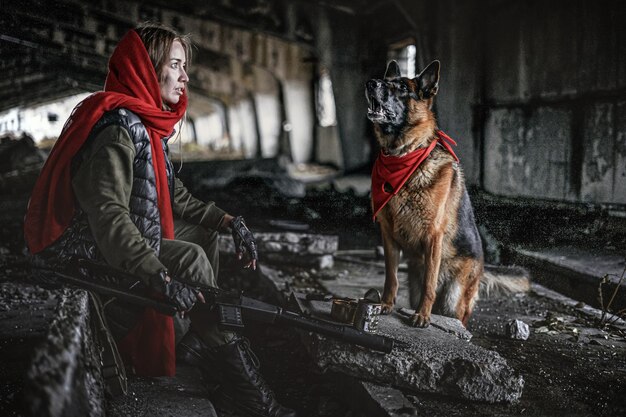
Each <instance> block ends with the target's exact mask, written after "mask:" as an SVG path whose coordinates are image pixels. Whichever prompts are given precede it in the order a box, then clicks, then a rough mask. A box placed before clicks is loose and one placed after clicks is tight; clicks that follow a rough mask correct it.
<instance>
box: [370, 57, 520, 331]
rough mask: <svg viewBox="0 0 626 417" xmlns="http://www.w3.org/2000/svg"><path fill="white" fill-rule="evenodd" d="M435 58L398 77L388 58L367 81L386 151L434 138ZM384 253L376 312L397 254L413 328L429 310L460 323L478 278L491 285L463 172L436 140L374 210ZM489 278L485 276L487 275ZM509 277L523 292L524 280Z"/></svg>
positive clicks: (390, 293)
mask: <svg viewBox="0 0 626 417" xmlns="http://www.w3.org/2000/svg"><path fill="white" fill-rule="evenodd" d="M439 68H440V64H439V61H434V62H432V63H431V64H430V65H428V66H427V67H426V68H425V69H424V70H423V71H422V73H421V74H419V75H418V76H417V77H415V78H413V79H408V78H403V77H401V75H400V70H399V67H398V65H397V63H396V62H395V61H392V62H391V63H390V64H389V66H388V67H387V71H386V73H385V78H384V79H382V80H381V79H373V80H370V81H368V82H367V85H366V97H367V100H368V105H369V109H368V118H369V119H370V120H371V121H372V122H373V124H374V131H375V134H376V137H377V140H378V142H379V144H380V146H381V148H382V150H383V152H385V153H386V154H388V155H393V156H403V155H406V154H407V153H409V152H411V151H413V150H415V149H418V148H422V147H427V146H428V145H429V144H431V142H432V141H433V140H436V129H437V124H436V121H435V116H434V114H433V112H432V105H433V100H434V97H435V95H436V94H437V90H438V83H439ZM377 221H378V222H379V223H380V229H381V232H382V241H383V248H384V253H385V270H386V271H385V286H384V290H383V297H382V298H383V300H382V301H383V312H384V313H389V312H390V311H391V310H392V309H393V306H394V303H395V299H396V294H397V291H398V278H397V271H398V264H399V262H400V255H401V253H403V254H404V256H405V257H406V259H407V263H408V280H409V290H410V303H411V306H412V307H413V308H415V315H414V316H413V317H412V318H411V321H412V324H413V325H414V326H419V327H426V326H428V325H429V324H430V317H431V313H435V314H441V315H445V316H450V317H456V318H458V319H459V320H461V321H462V322H463V324H465V325H466V324H467V321H468V320H469V317H470V314H471V312H472V308H473V307H474V303H475V301H476V299H477V296H478V291H479V286H480V285H481V280H482V281H483V284H485V283H486V282H487V281H489V282H488V283H489V284H490V286H491V287H494V286H497V285H496V284H497V283H496V281H497V277H496V276H494V275H493V274H488V276H487V277H486V278H484V262H483V251H482V244H481V239H480V235H479V233H478V230H477V227H476V223H475V220H474V213H473V209H472V206H471V203H470V200H469V196H468V193H467V190H466V187H465V181H464V177H463V171H462V170H461V167H460V166H459V164H458V163H457V162H456V160H455V158H454V157H453V156H452V155H451V154H450V153H449V152H448V151H447V150H446V149H444V148H443V147H442V146H435V148H434V149H433V151H432V153H431V154H430V156H429V157H428V158H427V159H426V160H425V161H424V162H423V163H422V165H420V167H419V168H418V169H417V170H416V171H415V172H414V173H413V174H412V176H411V177H410V178H409V180H408V181H407V182H406V183H405V184H404V186H403V187H402V188H401V189H400V191H399V192H398V193H397V194H396V195H395V196H393V197H392V198H391V200H390V201H389V202H388V203H387V205H386V206H385V207H384V208H383V209H382V210H381V211H380V212H379V213H378V216H377ZM489 278H490V279H489ZM519 282H520V284H517V283H509V286H512V287H511V288H510V291H518V290H524V289H525V287H527V286H528V282H527V281H525V282H524V281H519Z"/></svg>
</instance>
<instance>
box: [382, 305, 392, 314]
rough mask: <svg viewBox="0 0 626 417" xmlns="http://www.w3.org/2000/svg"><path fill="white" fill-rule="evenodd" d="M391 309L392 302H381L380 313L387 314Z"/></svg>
mask: <svg viewBox="0 0 626 417" xmlns="http://www.w3.org/2000/svg"><path fill="white" fill-rule="evenodd" d="M392 311H393V303H382V307H381V309H380V314H389V313H391V312H392Z"/></svg>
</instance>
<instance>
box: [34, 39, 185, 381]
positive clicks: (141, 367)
mask: <svg viewBox="0 0 626 417" xmlns="http://www.w3.org/2000/svg"><path fill="white" fill-rule="evenodd" d="M120 107H124V108H127V109H129V110H131V111H133V112H135V113H136V114H137V115H138V116H139V117H140V118H141V121H142V122H143V125H144V126H145V128H146V129H147V131H148V133H149V134H150V145H151V150H152V164H153V165H154V172H155V176H156V188H157V197H158V206H159V212H160V216H161V229H162V235H163V238H166V239H173V238H174V220H173V215H172V203H171V201H170V192H169V187H168V182H167V173H166V168H165V156H164V153H163V148H162V146H161V138H162V137H164V136H167V135H169V134H170V133H171V132H172V130H173V129H174V126H175V124H176V123H177V122H178V121H179V120H180V119H181V118H182V117H183V115H184V113H185V109H186V107H187V95H186V94H183V96H182V97H181V98H180V101H179V102H178V103H177V104H176V105H173V106H172V111H167V110H163V102H162V99H161V93H160V87H159V80H158V77H157V74H156V72H155V70H154V66H153V65H152V62H151V61H150V56H149V55H148V52H147V51H146V48H145V46H144V44H143V42H142V41H141V38H140V37H139V35H138V34H137V32H135V31H134V30H131V31H129V32H128V33H127V34H126V35H125V36H124V37H123V38H122V39H121V41H120V43H119V44H118V45H117V47H116V48H115V51H113V54H112V55H111V59H110V61H109V73H108V75H107V79H106V83H105V86H104V91H103V92H98V93H95V94H92V95H91V96H89V97H87V98H86V99H85V100H84V101H82V102H81V103H80V104H79V105H77V106H76V108H75V109H74V111H73V112H72V115H71V116H70V118H69V119H68V121H67V123H66V124H65V127H64V128H63V131H62V132H61V136H60V137H59V139H58V140H57V143H56V144H55V145H54V148H53V149H52V152H51V153H50V156H49V157H48V160H47V161H46V164H45V165H44V167H43V169H42V171H41V174H40V175H39V178H38V180H37V183H36V184H35V188H34V190H33V194H32V196H31V198H30V203H29V206H28V210H27V212H26V218H25V221H24V238H25V240H26V243H27V245H28V248H29V249H30V251H31V253H37V252H40V251H42V250H43V249H45V248H46V247H47V246H49V245H50V244H51V243H53V242H54V241H55V240H56V239H58V238H59V236H61V234H62V233H63V232H64V231H65V229H66V228H67V226H68V225H69V224H70V221H71V219H72V217H73V215H74V192H73V190H72V183H71V173H70V168H71V163H72V158H73V157H74V155H76V153H77V152H78V150H79V149H80V148H81V147H82V146H83V144H84V143H85V140H86V139H87V137H88V136H89V132H90V131H91V129H92V127H93V126H94V125H95V124H96V122H97V121H98V120H99V119H100V118H101V117H102V115H103V114H104V113H105V112H107V111H109V110H113V109H116V108H120ZM118 346H119V348H120V353H121V354H122V357H123V359H124V362H125V364H126V365H128V366H132V367H134V368H135V371H136V372H137V374H139V375H146V376H160V375H168V376H172V375H174V373H175V372H176V356H175V353H174V322H173V320H172V318H171V317H169V316H166V315H163V314H160V313H158V312H156V311H155V310H153V309H150V308H146V309H145V311H144V314H143V316H142V317H141V319H140V320H139V322H138V323H137V325H136V326H135V327H134V328H133V329H132V330H131V331H130V333H129V334H128V335H127V336H126V337H125V338H124V339H123V340H122V341H120V343H119V344H118Z"/></svg>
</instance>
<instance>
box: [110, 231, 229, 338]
mask: <svg viewBox="0 0 626 417" xmlns="http://www.w3.org/2000/svg"><path fill="white" fill-rule="evenodd" d="M217 237H218V234H217V232H215V231H212V230H208V229H205V228H204V227H202V226H197V225H193V224H190V223H187V222H185V221H184V220H180V219H177V220H175V221H174V239H173V240H169V239H163V240H162V241H161V251H160V253H159V260H160V261H161V262H162V263H163V265H165V267H166V268H167V270H168V271H169V274H170V276H171V277H172V278H173V279H175V280H177V281H180V282H183V283H187V284H190V285H194V284H195V285H201V286H208V287H217V271H218V270H219V247H218V240H217ZM199 302H200V301H198V303H199ZM142 310H143V309H142V308H138V307H136V306H130V305H120V304H118V303H112V304H110V305H108V306H106V307H105V313H106V315H107V320H108V322H109V325H110V328H111V330H112V332H113V334H114V336H115V337H116V339H118V338H121V337H123V336H124V335H126V333H127V332H128V331H129V330H130V329H132V327H133V326H134V325H135V323H136V322H137V320H138V319H139V316H140V314H141V311H142ZM174 329H175V330H176V342H177V343H178V342H179V341H180V339H181V337H183V336H184V334H185V333H186V332H187V331H189V330H190V329H191V331H194V332H195V333H197V334H198V336H200V338H201V339H202V341H203V342H204V343H205V344H206V345H207V346H208V347H214V346H220V345H223V344H226V343H228V342H230V341H231V340H233V338H234V336H235V335H234V334H233V333H231V332H224V331H221V330H220V329H219V328H218V327H217V323H215V321H213V320H211V319H210V317H209V315H208V314H207V313H206V312H201V311H197V309H195V308H193V309H191V311H190V312H188V313H186V314H185V317H184V318H183V317H180V316H178V315H177V316H175V318H174Z"/></svg>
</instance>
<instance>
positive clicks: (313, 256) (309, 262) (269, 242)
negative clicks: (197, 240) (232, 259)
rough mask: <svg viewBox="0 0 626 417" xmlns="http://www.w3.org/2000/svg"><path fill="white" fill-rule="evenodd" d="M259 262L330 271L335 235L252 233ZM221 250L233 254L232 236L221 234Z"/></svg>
mask: <svg viewBox="0 0 626 417" xmlns="http://www.w3.org/2000/svg"><path fill="white" fill-rule="evenodd" d="M254 237H255V239H256V242H257V245H258V251H259V254H260V256H261V259H260V260H261V262H270V263H276V262H280V263H283V264H285V263H287V264H298V265H304V266H308V267H313V268H317V269H326V268H331V267H332V266H333V264H334V258H333V254H334V253H335V252H336V251H337V248H338V246H339V238H338V237H337V236H334V235H317V234H310V233H294V232H285V233H255V234H254ZM219 246H220V251H222V252H223V253H228V254H232V253H234V252H235V244H234V242H233V239H232V237H231V236H228V235H220V237H219Z"/></svg>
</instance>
